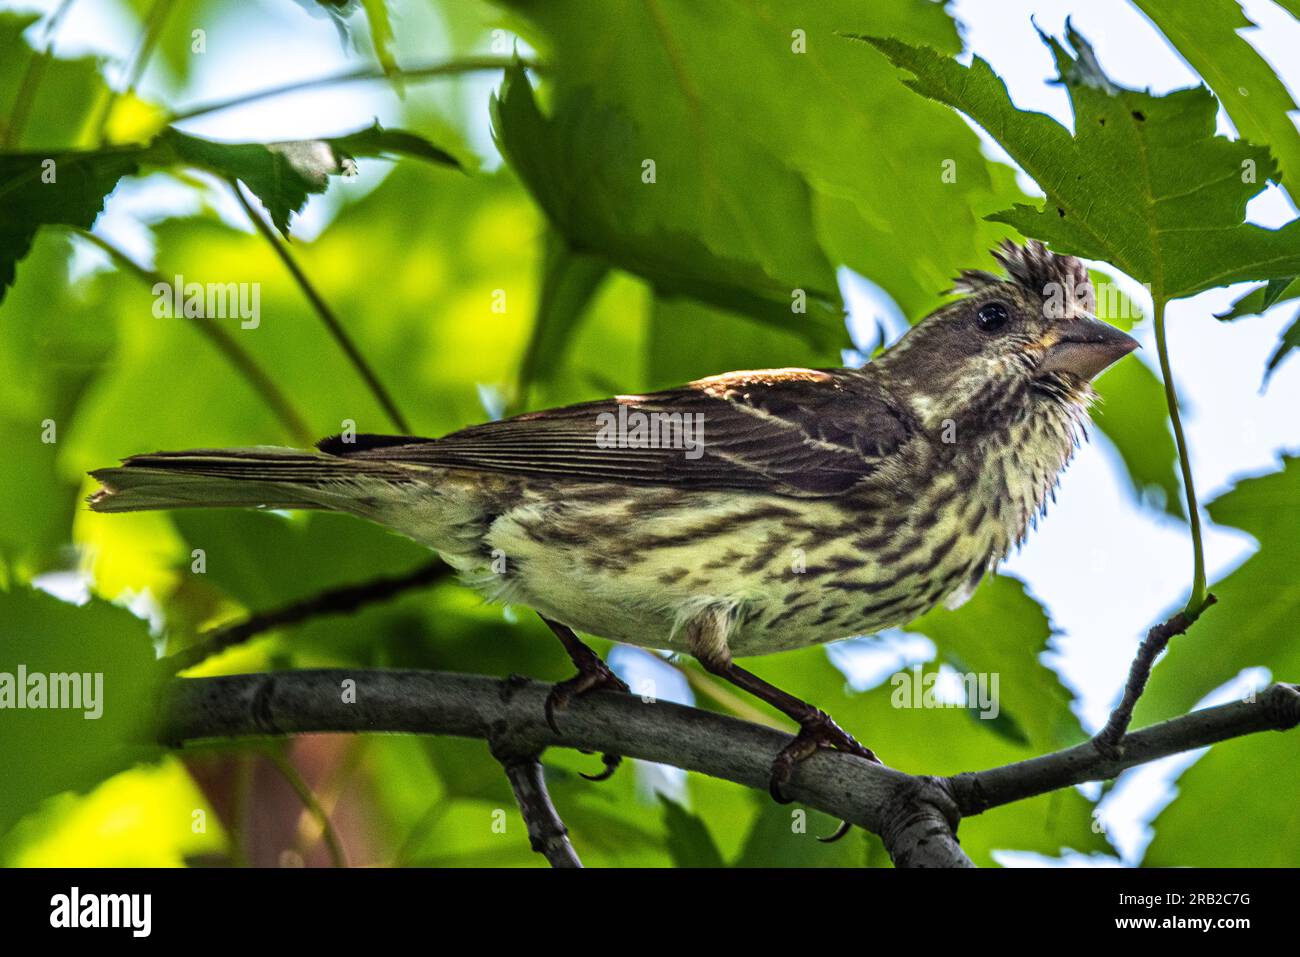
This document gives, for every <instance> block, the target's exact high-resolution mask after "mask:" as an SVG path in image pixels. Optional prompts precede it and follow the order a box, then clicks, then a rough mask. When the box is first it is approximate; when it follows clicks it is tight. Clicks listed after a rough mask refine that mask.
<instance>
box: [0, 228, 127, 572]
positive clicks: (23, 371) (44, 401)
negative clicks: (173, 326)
mask: <svg viewBox="0 0 1300 957" xmlns="http://www.w3.org/2000/svg"><path fill="white" fill-rule="evenodd" d="M70 257H71V244H70V243H69V241H68V238H67V237H66V236H61V235H57V234H50V235H47V236H44V237H42V238H41V239H40V240H39V241H38V242H37V243H36V245H35V248H34V251H33V252H32V254H31V257H30V260H29V262H28V264H27V265H26V266H25V267H24V269H23V275H22V277H21V278H20V280H19V282H18V284H17V285H16V286H15V287H14V290H13V292H12V294H11V295H10V296H9V297H8V299H6V300H5V302H4V303H2V304H0V447H2V448H3V449H4V454H3V456H0V488H3V489H4V490H5V494H6V496H7V497H8V500H9V505H10V507H9V510H8V516H7V518H6V519H5V521H4V522H2V523H0V556H8V557H10V558H15V557H19V558H27V559H30V560H31V561H32V563H33V564H32V569H31V570H32V571H34V572H35V571H40V570H42V568H43V567H46V566H49V565H50V564H52V559H53V557H54V555H55V552H56V550H57V549H59V548H60V546H63V545H66V544H67V543H68V542H69V541H70V540H71V523H72V518H73V513H74V510H75V509H76V507H77V505H78V491H79V489H80V488H81V476H80V475H79V474H77V471H76V470H75V468H74V469H72V470H69V469H68V466H67V464H66V462H65V461H64V460H63V459H64V455H63V453H64V450H65V448H66V447H67V446H68V445H69V443H70V442H74V441H75V439H76V436H77V434H78V432H79V431H80V429H81V428H83V422H84V413H85V410H84V404H83V402H82V400H83V398H84V396H85V395H86V392H87V390H88V388H89V387H90V384H91V383H92V382H93V381H94V380H95V378H96V377H97V376H98V375H99V374H100V373H101V370H102V369H103V368H104V367H105V366H106V365H107V364H108V363H109V362H110V361H111V360H112V358H113V353H114V348H115V340H116V335H115V330H114V329H113V327H112V325H111V324H109V323H103V322H87V321H85V314H86V310H90V309H97V308H98V307H100V306H101V305H102V298H101V297H99V296H96V295H92V296H89V297H86V298H83V296H82V295H81V294H80V292H81V291H80V290H76V291H74V290H72V289H70V288H69V276H68V264H69V260H70ZM47 440H49V441H47Z"/></svg>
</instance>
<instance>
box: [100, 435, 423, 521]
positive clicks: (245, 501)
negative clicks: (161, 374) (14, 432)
mask: <svg viewBox="0 0 1300 957" xmlns="http://www.w3.org/2000/svg"><path fill="white" fill-rule="evenodd" d="M392 471H393V469H392V467H391V466H385V465H384V464H383V463H374V462H358V461H355V460H350V459H346V458H343V457H340V456H335V455H329V454H326V453H323V452H317V451H302V450H299V449H285V448H278V447H275V446H257V447H254V448H242V449H191V450H189V451H185V452H154V453H152V454H150V455H134V456H132V457H131V458H129V459H125V460H124V461H123V462H122V464H121V465H120V466H118V467H116V468H105V469H97V470H96V471H94V472H91V473H90V474H91V476H92V477H94V478H96V479H98V480H99V482H100V484H101V485H102V486H103V487H102V488H101V489H99V491H97V492H95V493H94V494H93V495H92V496H90V499H89V503H90V507H91V508H92V509H93V510H94V511H96V512H139V511H147V510H150V509H170V508H223V507H236V508H247V507H259V506H260V507H263V508H317V509H329V510H333V511H347V510H349V509H348V507H349V505H350V504H351V503H354V502H355V501H356V500H357V497H358V495H361V494H364V493H365V490H366V488H367V487H373V485H372V483H373V481H374V480H376V479H379V480H385V479H386V480H388V481H394V480H397V481H400V480H401V479H402V478H406V477H408V476H403V475H401V474H400V473H396V474H392V475H389V474H385V473H388V472H392Z"/></svg>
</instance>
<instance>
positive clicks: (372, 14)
mask: <svg viewBox="0 0 1300 957" xmlns="http://www.w3.org/2000/svg"><path fill="white" fill-rule="evenodd" d="M361 5H362V7H364V8H365V11H366V22H367V23H368V24H369V25H370V39H371V41H372V42H373V43H374V45H375V58H376V59H377V60H378V61H379V65H380V66H382V67H383V68H384V72H385V73H387V74H388V75H389V76H392V75H393V74H394V73H396V72H397V57H396V55H395V54H394V52H393V47H394V45H395V43H396V38H395V37H394V36H393V22H392V19H391V17H390V15H389V12H388V0H361Z"/></svg>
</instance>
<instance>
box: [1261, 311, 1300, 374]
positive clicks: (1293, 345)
mask: <svg viewBox="0 0 1300 957" xmlns="http://www.w3.org/2000/svg"><path fill="white" fill-rule="evenodd" d="M1292 349H1300V315H1296V316H1293V317H1292V319H1291V325H1289V326H1287V327H1286V329H1284V330H1283V331H1282V338H1281V340H1280V341H1279V342H1278V344H1277V348H1276V349H1274V350H1273V354H1272V355H1271V356H1269V357H1268V362H1267V363H1266V364H1265V366H1264V381H1265V382H1268V380H1269V378H1271V377H1272V375H1273V372H1274V370H1275V369H1277V367H1278V366H1279V365H1280V364H1281V362H1282V360H1283V359H1285V358H1286V357H1287V355H1288V354H1289V353H1290V352H1291V350H1292Z"/></svg>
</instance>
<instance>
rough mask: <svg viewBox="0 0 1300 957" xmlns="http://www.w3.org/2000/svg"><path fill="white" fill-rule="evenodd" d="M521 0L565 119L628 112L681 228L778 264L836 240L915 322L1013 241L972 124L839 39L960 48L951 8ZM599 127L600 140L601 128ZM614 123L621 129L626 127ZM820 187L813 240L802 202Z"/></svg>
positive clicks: (812, 1) (635, 157)
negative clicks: (855, 34) (963, 275)
mask: <svg viewBox="0 0 1300 957" xmlns="http://www.w3.org/2000/svg"><path fill="white" fill-rule="evenodd" d="M507 5H508V6H509V7H510V8H511V9H512V10H515V11H518V13H519V14H520V16H521V18H522V19H523V21H524V25H523V27H522V29H523V32H524V35H525V36H527V37H528V38H529V39H530V40H531V41H532V42H533V43H534V44H535V45H536V46H537V47H538V48H539V49H540V50H541V51H542V54H543V57H544V59H545V61H546V63H547V65H548V67H551V68H552V69H551V70H550V71H549V72H548V73H547V74H546V79H547V80H548V83H549V86H548V92H550V93H552V94H553V96H552V101H551V102H553V103H554V105H555V115H556V116H557V117H558V116H561V115H564V114H567V113H568V112H569V111H578V110H582V109H587V110H589V111H590V110H597V111H599V110H607V111H614V112H615V115H617V116H620V117H624V118H626V121H627V124H628V125H629V126H630V127H631V129H630V132H629V133H628V134H627V138H628V139H630V140H631V141H632V143H633V144H635V145H634V146H632V147H629V149H628V151H627V152H628V154H630V155H629V156H628V157H627V159H628V160H630V161H631V162H634V163H640V161H641V159H642V158H644V157H654V158H656V159H657V160H658V166H659V171H660V185H659V186H658V187H656V188H658V189H660V190H666V191H670V192H671V196H669V197H656V198H655V199H654V201H655V202H656V203H657V204H662V205H664V206H667V205H668V204H669V203H670V202H671V203H673V204H676V205H677V206H679V208H680V209H681V212H680V214H678V215H675V216H674V217H673V222H674V225H675V226H676V230H675V231H677V232H683V231H684V232H688V233H690V234H694V235H697V236H699V237H700V238H701V239H702V240H703V241H704V242H705V243H706V244H707V245H708V247H709V248H710V249H712V250H714V251H716V252H719V253H726V252H727V251H728V250H741V251H744V252H745V254H746V256H751V257H752V258H755V259H757V260H758V261H759V262H774V261H779V260H778V257H782V258H789V257H790V256H791V255H792V253H793V252H796V251H797V250H799V249H807V250H812V249H813V248H814V246H815V244H816V243H817V242H818V241H820V244H821V246H822V247H823V248H824V249H825V250H826V252H827V253H828V254H829V255H830V258H831V260H832V261H833V262H835V263H844V264H846V265H848V266H850V267H852V268H853V269H855V270H856V271H858V272H859V273H861V274H862V275H864V276H867V277H869V278H870V279H872V280H873V281H874V282H876V283H878V284H879V285H880V286H882V287H883V288H884V289H885V290H886V291H887V292H888V293H889V294H890V295H891V296H893V297H894V299H895V300H896V301H898V303H899V304H900V305H901V306H902V308H903V311H904V312H905V313H906V314H908V315H910V316H914V317H915V316H919V315H923V314H924V313H925V312H926V311H928V310H929V309H931V308H933V307H934V306H936V305H938V303H939V299H940V297H941V295H942V293H943V290H945V289H947V288H948V287H949V286H950V285H951V281H952V278H953V276H954V275H956V273H957V272H958V271H959V270H960V269H963V268H969V267H972V266H975V265H977V264H979V263H981V262H984V261H988V251H989V249H990V248H991V247H992V246H993V245H995V244H996V242H997V240H998V239H1000V238H1001V237H1003V236H1005V235H1008V234H1009V232H1010V231H1009V230H1007V229H1006V228H1005V227H1003V226H999V225H997V224H993V223H990V222H987V221H985V220H984V219H983V218H982V216H983V214H984V213H988V212H992V211H995V210H997V209H1001V208H1004V207H1005V206H1007V205H1008V204H1009V203H1011V202H1014V201H1015V200H1017V199H1022V198H1023V194H1021V193H1020V191H1019V190H1018V189H1017V188H1016V186H1015V183H1014V177H1013V175H1012V173H1011V171H1010V170H1009V169H1008V168H1007V167H1005V166H1002V165H1001V164H998V163H994V162H990V161H988V160H986V159H985V158H984V156H983V154H982V150H981V146H980V143H979V139H978V137H977V136H976V134H975V133H974V132H973V131H972V130H971V129H970V128H969V127H968V126H967V125H966V124H965V123H964V122H963V121H962V120H961V118H960V117H958V116H956V115H955V114H953V113H952V112H951V111H950V110H946V109H944V108H943V107H941V106H938V105H937V104H930V103H924V102H920V101H918V100H916V98H915V97H912V96H910V95H909V93H908V91H907V90H906V89H904V88H903V87H902V86H901V85H900V84H898V83H896V82H893V80H894V77H895V73H894V71H893V69H892V68H891V67H890V65H889V63H888V62H887V61H886V60H885V59H884V58H883V57H879V56H876V55H874V54H870V55H867V56H863V55H862V50H861V48H860V47H858V45H856V44H854V43H851V42H848V41H846V40H845V39H844V38H843V37H842V36H839V35H837V31H841V30H844V29H846V28H856V29H859V30H861V31H862V32H871V33H878V34H882V35H891V36H899V37H902V38H904V39H907V40H909V41H911V42H915V43H923V44H926V45H928V46H931V47H933V48H935V49H939V50H942V51H944V52H947V53H954V54H955V53H958V52H959V51H960V50H961V48H962V44H961V40H960V37H959V36H958V31H957V27H956V24H954V22H953V21H952V19H951V18H950V17H949V16H948V15H947V14H946V13H945V12H944V9H943V6H942V5H941V4H936V3H929V2H925V0H873V2H872V3H868V4H864V3H861V2H857V0H753V2H748V3H745V4H740V5H735V4H731V5H728V4H701V3H698V2H696V0H657V2H656V3H653V4H646V3H643V2H640V0H606V2H602V3H600V4H591V3H586V2H583V0H548V2H546V3H538V2H535V0H508V4H507ZM612 63H617V64H618V69H617V70H612V69H610V64H612ZM589 123H590V124H591V126H592V127H593V128H594V129H593V133H592V134H591V142H592V143H593V144H594V145H595V146H599V145H600V142H601V141H600V139H599V138H598V137H597V134H598V133H599V129H600V126H601V124H600V123H599V122H598V120H597V119H596V118H594V117H592V118H590V119H589ZM606 129H607V131H608V132H609V135H610V136H612V135H613V129H614V128H613V126H612V124H607V125H606ZM606 149H607V148H606ZM801 181H802V182H801ZM807 190H810V191H811V194H812V203H813V210H812V213H813V228H812V230H810V229H809V227H808V226H807V225H806V223H805V218H806V213H804V212H801V210H800V207H799V206H797V205H795V204H794V203H792V202H791V197H793V196H795V195H796V194H797V193H799V192H801V191H807ZM777 203H780V205H781V207H782V208H783V209H784V210H785V212H782V213H781V214H780V215H779V216H778V215H776V213H777V212H778V209H777V208H776V205H775V204H777ZM812 231H815V233H816V235H815V237H813V238H811V239H810V238H809V233H810V232H812ZM783 278H784V277H783ZM795 278H797V279H799V283H800V284H801V285H802V284H803V283H804V282H805V281H807V280H806V279H804V278H801V275H800V274H795ZM793 284H794V283H790V285H793ZM814 287H816V284H814ZM710 371H712V372H717V371H720V370H719V369H717V368H715V369H712V370H710Z"/></svg>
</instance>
